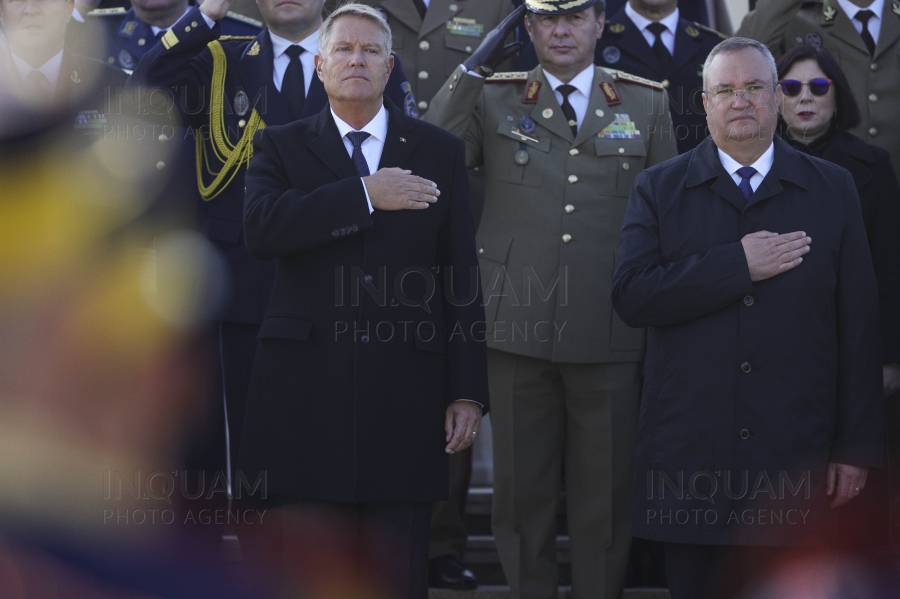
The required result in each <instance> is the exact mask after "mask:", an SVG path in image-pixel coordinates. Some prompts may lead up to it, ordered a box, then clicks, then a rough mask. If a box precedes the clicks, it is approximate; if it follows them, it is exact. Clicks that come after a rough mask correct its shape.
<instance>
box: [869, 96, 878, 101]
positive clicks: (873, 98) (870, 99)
mask: <svg viewBox="0 0 900 599" xmlns="http://www.w3.org/2000/svg"><path fill="white" fill-rule="evenodd" d="M877 101H878V94H869V102H877Z"/></svg>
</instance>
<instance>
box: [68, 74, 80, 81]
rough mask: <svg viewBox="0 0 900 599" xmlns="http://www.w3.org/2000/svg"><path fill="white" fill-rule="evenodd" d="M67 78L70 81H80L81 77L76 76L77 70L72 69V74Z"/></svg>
mask: <svg viewBox="0 0 900 599" xmlns="http://www.w3.org/2000/svg"><path fill="white" fill-rule="evenodd" d="M69 79H71V80H72V83H81V77H79V76H78V71H72V74H71V75H69Z"/></svg>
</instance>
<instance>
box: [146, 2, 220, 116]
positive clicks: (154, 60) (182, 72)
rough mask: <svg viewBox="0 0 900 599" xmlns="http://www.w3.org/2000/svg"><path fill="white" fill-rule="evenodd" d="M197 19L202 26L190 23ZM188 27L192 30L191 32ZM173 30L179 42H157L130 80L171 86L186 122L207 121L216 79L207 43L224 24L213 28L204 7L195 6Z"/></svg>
mask: <svg viewBox="0 0 900 599" xmlns="http://www.w3.org/2000/svg"><path fill="white" fill-rule="evenodd" d="M193 22H197V23H198V26H197V27H190V25H191V23H193ZM186 27H187V28H188V29H189V30H190V31H189V32H187V33H185V32H184V30H185V28H186ZM170 31H172V32H177V33H175V35H177V36H178V42H177V43H175V44H174V45H172V46H170V47H169V48H168V49H166V45H165V44H164V43H157V44H154V45H153V48H151V49H150V51H149V52H147V53H146V54H144V56H142V57H141V60H140V62H138V64H137V67H136V68H135V70H134V73H133V74H132V76H131V81H130V82H131V84H132V85H136V86H148V87H151V88H168V89H170V90H171V91H172V93H173V94H174V96H173V99H174V102H175V105H176V106H177V108H178V109H179V110H180V111H181V113H182V114H183V115H184V116H185V120H186V122H190V123H192V124H196V125H198V126H200V125H204V124H206V123H207V122H208V118H209V117H208V115H207V108H208V107H207V102H208V100H209V98H208V94H209V87H210V84H211V80H212V54H211V53H210V52H209V51H208V50H207V49H206V46H207V44H209V42H211V41H213V40H215V39H217V38H218V37H219V34H220V33H221V26H220V25H219V24H218V23H217V24H216V26H215V27H213V28H212V29H210V28H209V27H207V26H206V22H205V21H204V20H203V15H202V14H200V9H199V8H197V7H193V8H191V9H190V11H189V12H188V13H187V14H186V15H185V16H184V17H182V18H181V19H180V20H179V21H178V22H177V23H176V24H175V25H173V26H172V28H171V30H170Z"/></svg>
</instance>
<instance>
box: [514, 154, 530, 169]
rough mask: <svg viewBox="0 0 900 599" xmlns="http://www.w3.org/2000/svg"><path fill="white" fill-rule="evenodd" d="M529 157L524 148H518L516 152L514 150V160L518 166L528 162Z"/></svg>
mask: <svg viewBox="0 0 900 599" xmlns="http://www.w3.org/2000/svg"><path fill="white" fill-rule="evenodd" d="M529 158H531V156H529V155H528V152H526V151H525V150H519V151H518V152H516V155H515V161H516V164H518V165H519V166H525V165H526V164H528V160H529Z"/></svg>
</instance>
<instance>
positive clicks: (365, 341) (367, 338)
mask: <svg viewBox="0 0 900 599" xmlns="http://www.w3.org/2000/svg"><path fill="white" fill-rule="evenodd" d="M359 340H360V341H362V342H363V343H368V342H369V336H368V335H363V336H362V337H360V338H359Z"/></svg>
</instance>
